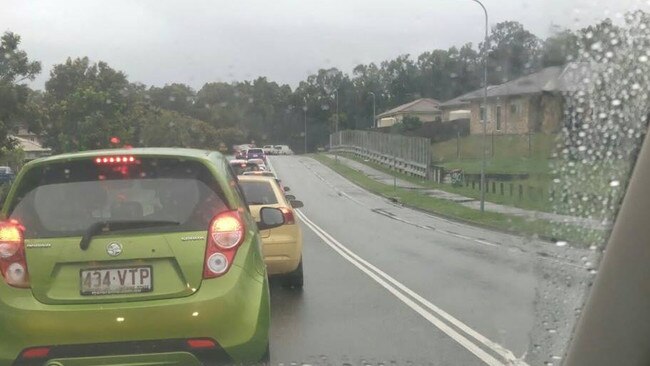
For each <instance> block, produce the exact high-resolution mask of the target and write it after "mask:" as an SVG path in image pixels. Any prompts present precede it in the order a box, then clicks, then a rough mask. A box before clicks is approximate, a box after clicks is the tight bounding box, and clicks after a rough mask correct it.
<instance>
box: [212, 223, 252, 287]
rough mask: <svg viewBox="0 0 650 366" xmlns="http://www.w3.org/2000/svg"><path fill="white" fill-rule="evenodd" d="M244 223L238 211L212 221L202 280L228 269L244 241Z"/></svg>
mask: <svg viewBox="0 0 650 366" xmlns="http://www.w3.org/2000/svg"><path fill="white" fill-rule="evenodd" d="M244 234H245V228H244V223H243V221H242V219H241V216H240V215H239V212H238V211H226V212H222V213H220V214H218V215H217V216H215V217H214V218H213V219H212V222H211V223H210V228H209V230H208V241H207V244H206V247H205V264H204V266H203V278H214V277H219V276H221V275H223V274H225V273H226V272H228V270H229V269H230V266H231V265H232V261H233V260H234V259H235V254H237V248H238V247H239V244H241V243H242V242H243V241H244Z"/></svg>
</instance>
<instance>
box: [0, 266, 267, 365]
mask: <svg viewBox="0 0 650 366" xmlns="http://www.w3.org/2000/svg"><path fill="white" fill-rule="evenodd" d="M254 276H255V275H254V274H249V273H248V272H247V271H244V270H242V269H241V268H240V267H236V266H233V267H232V268H231V269H230V271H229V272H228V274H226V275H225V276H223V277H221V278H217V279H210V280H204V281H203V283H202V284H201V288H199V289H198V290H197V291H196V293H195V294H193V295H191V296H187V297H183V298H176V299H167V300H151V301H134V302H122V303H105V304H81V305H47V304H43V303H40V302H38V301H37V300H36V299H34V297H33V296H32V294H31V291H30V290H25V289H16V288H12V287H9V286H7V285H5V284H4V283H1V284H0V329H2V332H0V366H4V365H11V364H13V363H14V360H16V359H17V358H18V357H19V355H20V354H21V352H22V351H24V350H25V349H28V348H32V347H43V346H45V347H50V346H56V347H53V348H52V349H53V350H54V351H56V352H58V353H54V354H53V355H54V356H56V357H57V358H58V359H68V361H70V360H69V357H73V358H74V357H76V356H75V352H77V351H76V350H79V349H81V350H84V349H85V350H86V351H88V350H89V349H110V347H109V346H107V347H108V348H102V347H104V346H101V345H106V344H109V345H110V344H114V345H115V344H118V343H119V344H123V345H124V344H132V345H133V344H138V343H137V342H142V341H146V342H153V343H146V342H145V343H140V344H158V345H161V346H160V347H161V348H160V349H156V351H155V352H149V351H153V349H151V348H149V349H148V351H147V349H146V347H145V348H142V347H140V348H138V347H135V348H131V350H132V351H133V350H136V351H134V352H135V353H132V352H131V353H128V354H131V355H137V356H138V358H139V359H141V360H142V359H149V358H152V359H153V358H157V357H159V356H156V354H160V353H168V352H169V355H170V357H171V355H172V354H174V355H175V356H173V357H178V359H179V360H181V361H179V362H181V363H179V364H183V362H185V363H186V364H190V365H191V364H201V359H200V358H198V357H197V356H196V355H194V354H192V353H190V352H188V351H187V349H182V347H181V348H179V346H175V347H171V349H169V350H165V349H163V348H164V346H165V345H168V346H169V345H171V343H167V342H171V341H170V340H187V339H190V338H210V339H213V340H215V341H216V342H217V344H218V346H219V348H220V350H221V351H223V355H219V354H217V353H218V352H217V353H215V354H214V355H213V356H215V358H216V359H217V361H219V360H220V359H221V358H222V357H223V356H224V355H225V356H227V357H228V358H229V359H230V360H232V361H234V362H236V363H248V362H256V361H258V360H259V359H260V358H261V357H262V356H263V355H264V353H265V352H266V348H267V345H268V328H269V318H270V314H269V295H268V282H267V280H266V278H265V277H264V276H262V275H260V276H255V277H254ZM116 342H117V343H116ZM134 342H135V343H134ZM156 342H158V343H156ZM57 347H58V348H57ZM127 348H128V347H127ZM138 349H140V351H137V350H138ZM66 350H67V351H75V352H71V353H70V354H69V355H66V354H63V353H64V351H66ZM144 351H147V352H144ZM100 353H101V352H100ZM89 356H90V357H91V358H96V359H97V358H98V357H99V359H104V358H106V357H109V358H110V357H117V356H120V354H119V353H118V354H116V353H112V354H98V353H95V354H93V355H89ZM217 356H218V357H217ZM118 358H119V357H118ZM192 358H194V359H196V360H198V361H197V362H196V363H195V362H193V361H192V362H190V361H188V360H191V359H192ZM48 359H49V358H48ZM99 359H98V360H99ZM44 361H45V359H41V360H40V363H39V364H40V365H42V364H44ZM87 361H90V360H88V359H87ZM102 362H103V361H102ZM62 364H63V365H68V364H78V363H73V362H68V363H62ZM88 364H93V363H88ZM101 364H106V363H101ZM108 364H111V363H108ZM115 364H124V363H119V362H117V363H115ZM127 364H128V363H127Z"/></svg>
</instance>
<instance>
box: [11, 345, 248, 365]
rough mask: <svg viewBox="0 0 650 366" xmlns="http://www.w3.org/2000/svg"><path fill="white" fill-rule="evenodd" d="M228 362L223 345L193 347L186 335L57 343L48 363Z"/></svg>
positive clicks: (22, 362)
mask: <svg viewBox="0 0 650 366" xmlns="http://www.w3.org/2000/svg"><path fill="white" fill-rule="evenodd" d="M157 363H160V364H165V365H179V366H192V365H199V366H200V365H228V364H233V363H235V362H234V360H233V359H232V358H231V357H230V356H229V355H228V354H227V353H226V352H225V351H224V350H223V349H222V348H220V347H216V348H210V349H198V350H195V349H190V348H189V347H188V345H187V340H185V339H165V340H155V341H137V342H113V343H97V344H83V345H65V346H55V347H53V348H52V349H51V350H50V353H49V355H48V361H46V363H45V364H46V365H63V366H74V365H79V366H82V365H83V366H92V365H126V366H128V365H133V366H136V365H137V366H141V365H143V364H147V365H149V364H157ZM42 365H43V359H31V360H29V359H18V360H16V361H15V362H14V363H13V366H42Z"/></svg>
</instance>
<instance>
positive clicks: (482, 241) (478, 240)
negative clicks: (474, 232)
mask: <svg viewBox="0 0 650 366" xmlns="http://www.w3.org/2000/svg"><path fill="white" fill-rule="evenodd" d="M474 241H475V242H477V243H479V244H484V245H489V246H491V247H498V246H499V245H498V244H494V243H490V242H489V241H485V240H481V239H474Z"/></svg>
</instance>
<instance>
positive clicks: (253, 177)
mask: <svg viewBox="0 0 650 366" xmlns="http://www.w3.org/2000/svg"><path fill="white" fill-rule="evenodd" d="M238 179H239V181H245V182H272V183H276V184H277V181H276V180H275V177H268V176H264V175H240V176H239V177H238Z"/></svg>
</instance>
